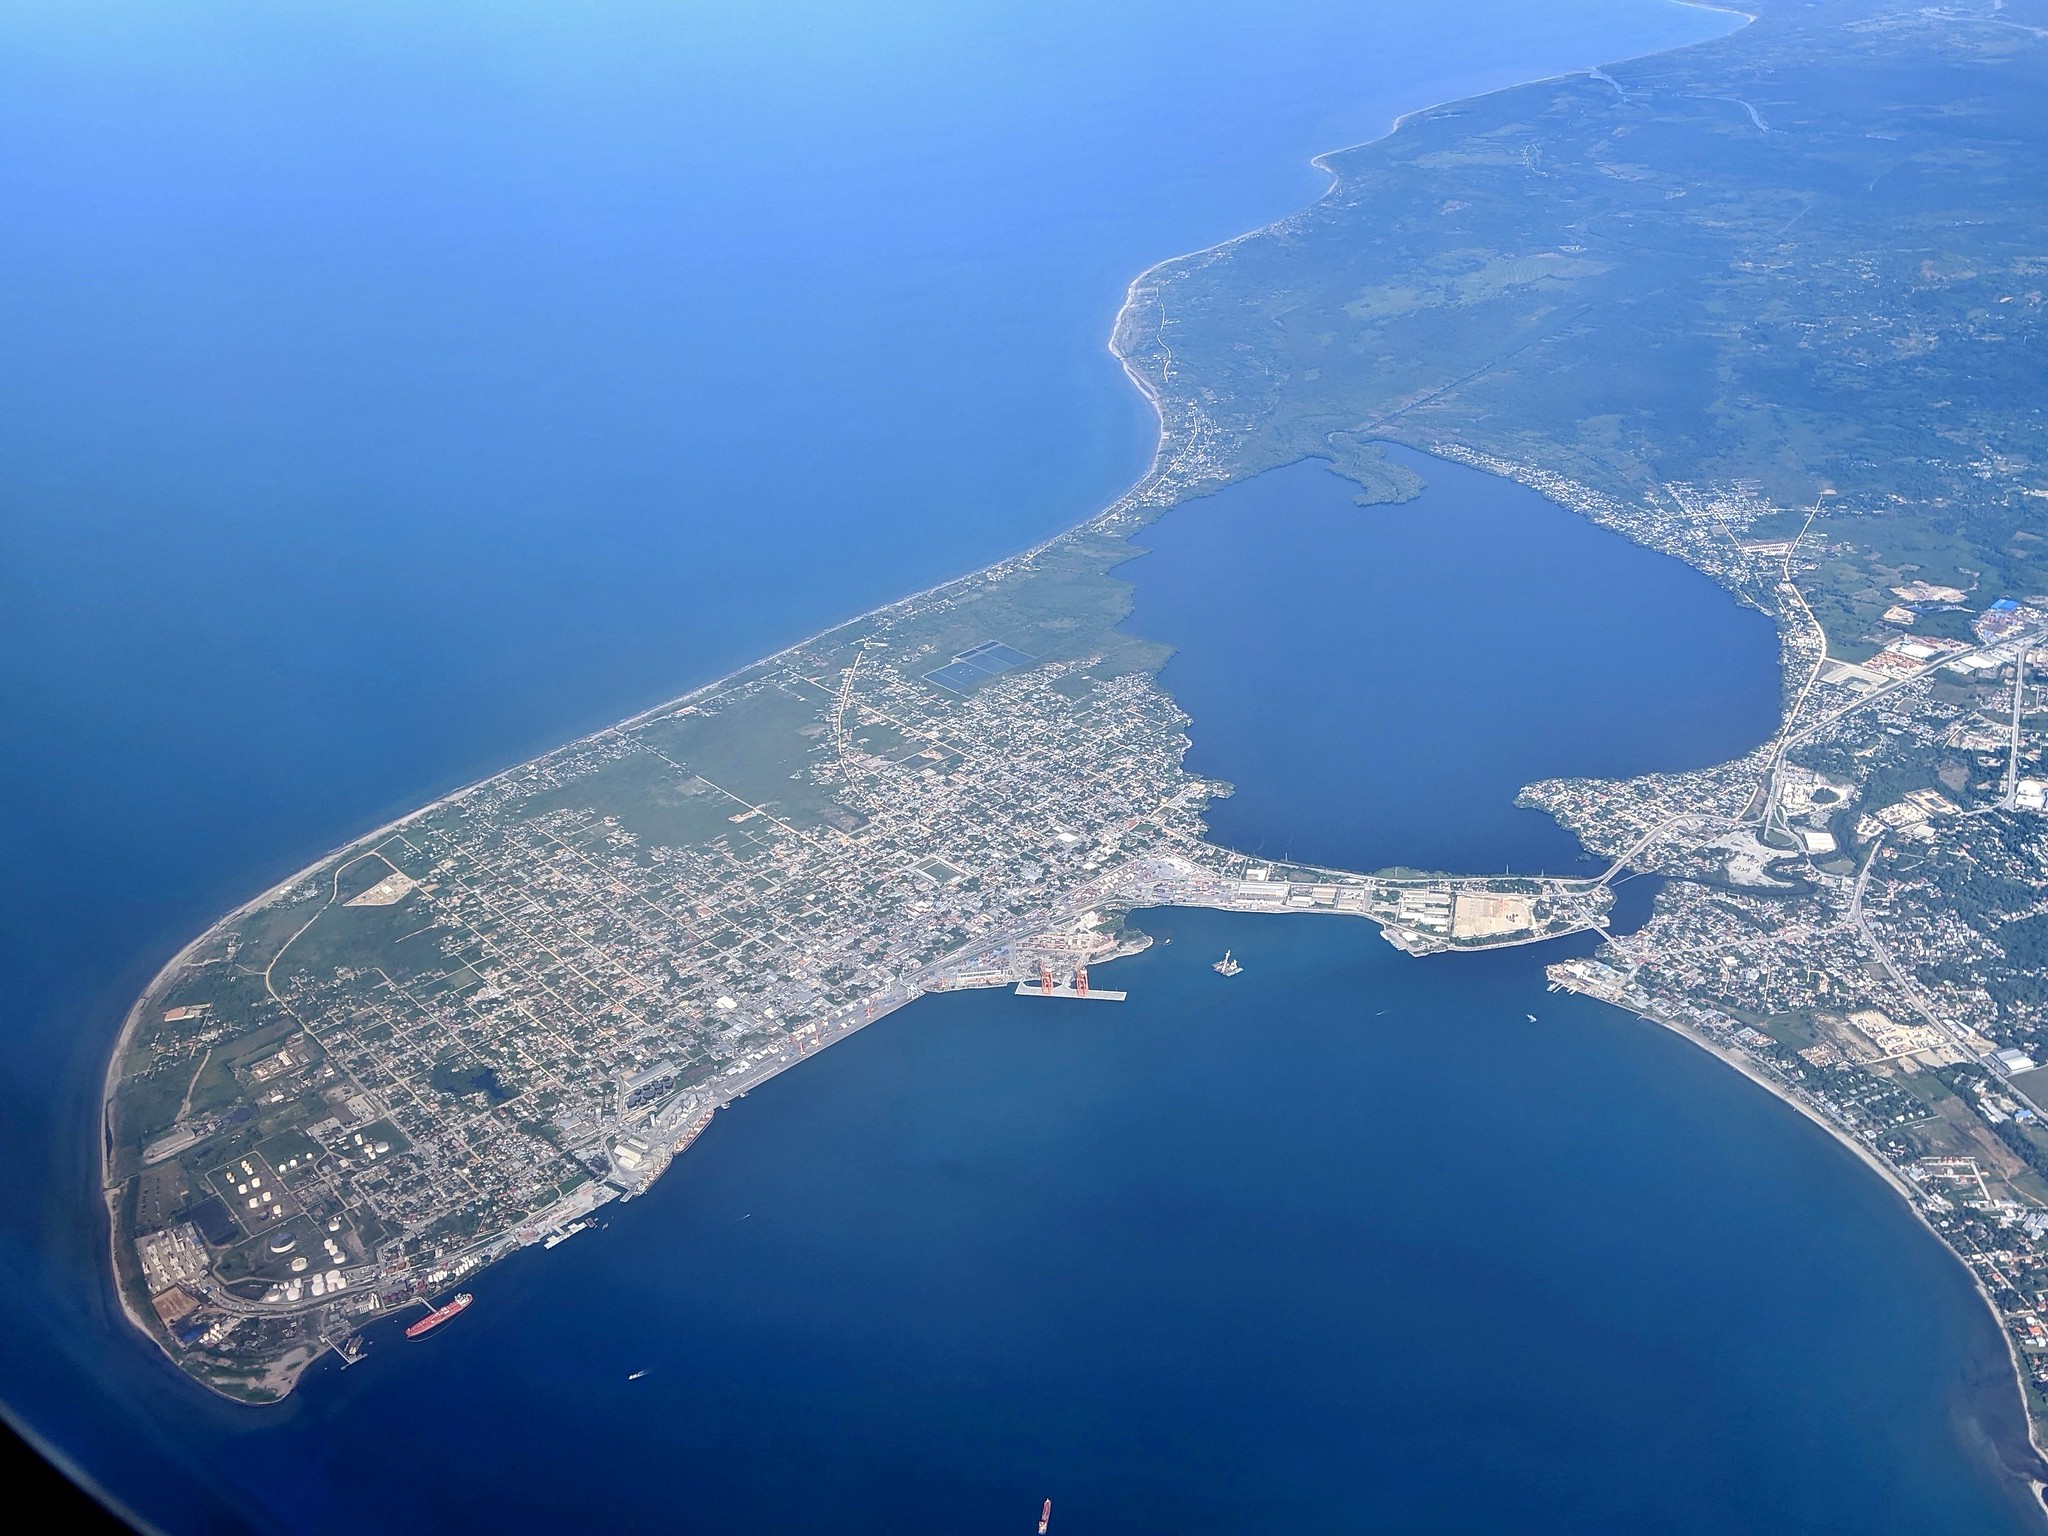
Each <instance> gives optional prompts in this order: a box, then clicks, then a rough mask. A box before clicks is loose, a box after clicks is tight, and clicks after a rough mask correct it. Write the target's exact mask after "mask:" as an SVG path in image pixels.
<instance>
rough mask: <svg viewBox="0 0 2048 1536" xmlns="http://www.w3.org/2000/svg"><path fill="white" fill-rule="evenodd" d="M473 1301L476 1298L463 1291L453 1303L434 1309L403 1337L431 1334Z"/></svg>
mask: <svg viewBox="0 0 2048 1536" xmlns="http://www.w3.org/2000/svg"><path fill="white" fill-rule="evenodd" d="M475 1300H476V1298H475V1297H474V1296H472V1295H470V1294H469V1292H467V1291H463V1292H462V1293H461V1294H459V1295H458V1296H457V1297H456V1298H455V1299H454V1300H453V1301H451V1302H449V1303H448V1305H447V1306H445V1307H436V1308H434V1310H433V1311H431V1312H429V1313H428V1314H427V1315H426V1316H425V1317H423V1318H421V1319H420V1320H419V1321H418V1322H416V1323H414V1324H413V1325H412V1326H411V1327H410V1328H408V1329H406V1330H405V1336H406V1337H407V1338H408V1339H416V1338H418V1337H419V1336H420V1335H421V1334H423V1333H432V1332H433V1331H434V1330H435V1329H436V1328H438V1327H440V1326H441V1325H442V1324H443V1323H445V1322H447V1321H448V1319H449V1318H451V1317H453V1316H454V1315H455V1314H456V1313H458V1312H460V1311H463V1310H464V1309H465V1308H467V1307H468V1306H469V1304H470V1303H471V1302H472V1301H475Z"/></svg>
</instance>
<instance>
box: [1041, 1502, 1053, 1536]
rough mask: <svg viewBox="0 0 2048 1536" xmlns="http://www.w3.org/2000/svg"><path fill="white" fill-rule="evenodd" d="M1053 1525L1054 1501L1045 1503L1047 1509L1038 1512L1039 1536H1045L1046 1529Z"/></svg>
mask: <svg viewBox="0 0 2048 1536" xmlns="http://www.w3.org/2000/svg"><path fill="white" fill-rule="evenodd" d="M1051 1524H1052V1500H1051V1499H1047V1500H1046V1501H1045V1508H1043V1509H1041V1510H1040V1511H1039V1512H1038V1536H1045V1531H1046V1527H1047V1526H1049V1525H1051Z"/></svg>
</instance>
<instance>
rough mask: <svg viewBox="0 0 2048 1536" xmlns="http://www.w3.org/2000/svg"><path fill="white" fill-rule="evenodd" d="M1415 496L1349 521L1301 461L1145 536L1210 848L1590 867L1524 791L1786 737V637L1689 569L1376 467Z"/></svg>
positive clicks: (1183, 511) (1450, 466)
mask: <svg viewBox="0 0 2048 1536" xmlns="http://www.w3.org/2000/svg"><path fill="white" fill-rule="evenodd" d="M1386 451H1387V456H1388V458H1389V459H1390V460H1392V461H1393V462H1394V463H1396V464H1398V465H1400V466H1401V467H1403V468H1406V469H1410V470H1413V471H1414V472H1416V473H1417V474H1418V475H1420V476H1421V477H1422V479H1423V481H1424V485H1425V488H1424V490H1423V492H1422V494H1421V495H1420V496H1418V497H1416V498H1415V499H1414V500H1413V501H1409V502H1404V503H1398V504H1392V505H1376V506H1366V507H1361V506H1359V505H1357V503H1356V500H1355V497H1356V491H1357V488H1356V487H1355V486H1354V485H1352V484H1351V482H1349V481H1347V480H1344V479H1343V478H1341V477H1340V476H1338V475H1337V474H1336V473H1335V472H1334V471H1333V470H1331V469H1330V468H1329V467H1328V466H1327V465H1326V464H1325V463H1324V462H1323V461H1321V460H1316V459H1308V460H1304V461H1302V462H1300V463H1297V464H1292V465H1289V466H1287V467H1286V468H1283V469H1276V470H1271V471H1268V472H1267V473H1265V474H1262V475H1259V476H1256V477H1254V478H1252V479H1250V480H1246V481H1243V482H1241V483H1239V484H1236V485H1233V486H1230V487H1227V488H1226V489H1224V490H1222V491H1219V492H1217V493H1216V494H1215V495H1213V496H1208V497H1203V498H1201V499H1199V500H1194V501H1187V502H1182V503H1181V504H1179V505H1178V506H1176V507H1174V508H1173V509H1172V510H1171V511H1169V512H1167V513H1166V514H1165V515H1164V516H1163V517H1161V518H1160V519H1159V520H1158V521H1157V522H1155V523H1153V524H1152V525H1151V526H1150V527H1148V528H1146V530H1145V531H1144V533H1143V534H1141V535H1140V536H1139V541H1140V543H1141V544H1142V545H1143V546H1144V548H1145V549H1146V550H1147V551H1148V552H1147V553H1146V554H1144V555H1143V556H1142V557H1140V558H1139V559H1138V560H1136V561H1134V562H1133V563H1131V564H1130V565H1127V566H1125V567H1124V569H1123V572H1122V574H1123V575H1124V576H1126V577H1127V578H1129V579H1130V580H1132V581H1134V582H1135V583H1136V592H1135V594H1134V606H1133V609H1132V612H1131V615H1130V617H1129V618H1128V619H1127V620H1125V623H1124V627H1125V628H1126V629H1128V630H1130V631H1132V632H1133V633H1137V634H1142V635H1144V636H1146V637H1147V638H1149V639H1154V640H1161V641H1164V642H1166V643H1167V644H1170V645H1172V646H1174V647H1175V654H1174V657H1173V659H1172V660H1171V661H1170V662H1168V663H1167V665H1166V667H1165V669H1164V670H1163V671H1162V673H1161V674H1160V682H1161V684H1162V685H1163V686H1164V687H1165V688H1167V690H1168V691H1169V692H1171V693H1172V694H1173V696H1174V697H1175V699H1176V700H1177V701H1178V702H1179V703H1180V706H1181V708H1182V709H1184V710H1186V711H1187V713H1188V714H1189V715H1191V716H1192V717H1193V724H1192V725H1190V727H1189V731H1188V733H1189V736H1190V738H1191V740H1192V741H1193V747H1192V749H1191V750H1190V752H1189V754H1188V758H1187V765H1188V767H1189V769H1190V770H1191V771H1192V772H1195V773H1199V774H1204V775H1207V776H1209V777H1212V778H1218V779H1223V780H1227V781H1228V782H1230V783H1231V784H1232V785H1233V786H1234V788H1235V792H1234V793H1233V794H1232V795H1231V796H1230V798H1228V799H1226V800H1222V801H1219V802H1217V803H1216V804H1215V805H1214V806H1213V807H1212V809H1211V812H1210V817H1209V820H1210V826H1211V835H1212V836H1213V837H1214V839H1215V840H1216V841H1218V842H1220V843H1223V844H1225V845H1227V846H1229V847H1233V848H1237V849H1241V850H1242V851H1244V852H1247V853H1252V854H1259V855H1264V856H1268V857H1275V858H1290V859H1300V860H1306V861H1310V862H1314V863H1319V864H1326V865H1332V866H1337V867H1342V868H1348V869H1365V870H1372V869H1383V868H1389V867H1394V866H1407V867H1411V868H1419V869H1436V870H1448V871H1452V872H1457V873H1489V872H1493V871H1498V870H1500V869H1503V868H1512V869H1514V870H1515V871H1517V872H1522V873H1536V872H1539V871H1550V872H1553V873H1556V872H1565V871H1585V870H1589V869H1592V868H1594V867H1596V866H1595V865H1594V864H1592V863H1591V862H1590V861H1589V860H1588V859H1587V858H1586V857H1585V854H1584V852H1583V850H1582V849H1581V848H1580V847H1579V845H1578V843H1577V840H1576V839H1574V838H1573V837H1572V836H1571V835H1570V834H1569V833H1567V832H1566V831H1565V830H1564V829H1563V828H1561V827H1559V826H1558V825H1557V824H1556V823H1555V822H1553V821H1552V820H1551V819H1550V818H1549V817H1548V816H1545V815H1543V814H1542V813H1541V812H1538V811H1534V810H1529V809H1525V808H1520V807H1517V806H1516V805H1515V803H1514V801H1515V796H1516V794H1517V793H1518V792H1519V791H1520V790H1521V789H1522V787H1523V786H1524V785H1527V784H1531V783H1533V782H1535V781H1536V780H1539V779H1544V778H1553V777H1567V776H1588V777H1600V778H1622V777H1628V776H1631V775H1634V774H1640V773H1649V772H1679V771H1684V770H1688V769H1696V768H1705V767H1708V766H1710V765H1712V764H1715V763H1719V762H1725V761H1727V760H1729V759H1731V758H1734V757H1739V756H1741V755H1742V754H1743V753H1744V752H1747V751H1749V750H1750V749H1751V748H1753V747H1755V746H1756V745H1757V744H1758V743H1760V742H1762V741H1764V740H1767V739H1768V738H1769V737H1770V735H1771V733H1772V732H1773V731H1775V730H1776V729H1777V725H1778V717H1779V708H1780V686H1779V671H1778V644H1777V636H1776V631H1775V629H1774V628H1773V626H1772V623H1771V621H1770V619H1769V618H1768V617H1766V616H1765V615H1764V614H1762V613H1759V612H1757V611H1755V610H1754V609H1749V608H1745V607H1743V606H1742V605H1741V604H1740V603H1738V602H1737V600H1736V599H1735V597H1734V596H1733V595H1732V594H1731V593H1729V592H1728V591H1726V590H1725V589H1724V588H1722V587H1720V586H1718V585H1716V584H1715V583H1714V582H1713V581H1712V580H1710V579H1709V578H1707V577H1706V576H1704V575H1702V574H1701V573H1699V572H1698V571H1696V570H1694V569H1693V568H1692V567H1690V566H1687V565H1685V564H1683V563H1681V562H1680V561H1677V560H1675V559H1672V558H1671V557H1669V556H1667V555H1663V554H1659V553H1657V552H1656V551H1653V550H1649V549H1646V548H1644V547H1642V546H1641V545H1637V544H1633V543H1630V542H1629V541H1628V540H1627V539H1625V538H1623V537H1621V536H1620V535H1619V534H1616V533H1611V532H1609V531H1607V530H1606V529H1602V528H1598V527H1595V526H1594V525H1592V524H1590V523H1588V522H1586V521H1585V520H1584V519H1583V518H1581V517H1580V516H1579V515H1578V514H1576V513H1573V512H1570V511H1568V510H1566V509H1565V508H1563V507H1560V506H1558V505H1557V504H1556V503H1555V502H1552V501H1550V500H1548V499H1546V498H1545V497H1543V496H1541V495H1539V494H1538V493H1537V492H1535V491H1533V490H1530V489H1529V488H1528V487H1526V486H1523V485H1519V484H1517V483H1515V482H1514V481H1511V480H1505V479H1502V478H1501V477H1499V476H1497V475H1491V474H1488V473H1486V472H1485V471H1483V470H1478V469H1474V468H1471V467H1469V466H1467V465H1463V464H1456V463H1452V462H1450V461H1448V460H1445V459H1438V458H1433V457H1431V456H1429V455H1427V454H1422V453H1417V452H1415V451H1413V450H1412V449H1408V448H1402V447H1397V446H1391V445H1390V446H1388V448H1387V450H1386Z"/></svg>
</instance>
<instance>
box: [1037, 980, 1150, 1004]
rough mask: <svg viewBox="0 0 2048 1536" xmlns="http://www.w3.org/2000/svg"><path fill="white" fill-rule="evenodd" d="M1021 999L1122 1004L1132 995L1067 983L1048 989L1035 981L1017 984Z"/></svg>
mask: <svg viewBox="0 0 2048 1536" xmlns="http://www.w3.org/2000/svg"><path fill="white" fill-rule="evenodd" d="M1017 995H1018V996H1019V997H1067V998H1073V999H1074V1000H1076V1001H1078V1002H1083V1003H1120V1002H1122V1001H1123V1000H1124V999H1125V998H1127V997H1129V996H1130V995H1131V994H1130V993H1128V992H1116V991H1111V990H1110V989H1108V988H1105V987H1086V988H1082V987H1075V986H1072V985H1070V984H1068V983H1067V982H1064V981H1063V982H1060V983H1059V984H1058V985H1057V986H1052V987H1047V986H1044V985H1042V984H1041V983H1039V982H1035V981H1020V982H1018V983H1017Z"/></svg>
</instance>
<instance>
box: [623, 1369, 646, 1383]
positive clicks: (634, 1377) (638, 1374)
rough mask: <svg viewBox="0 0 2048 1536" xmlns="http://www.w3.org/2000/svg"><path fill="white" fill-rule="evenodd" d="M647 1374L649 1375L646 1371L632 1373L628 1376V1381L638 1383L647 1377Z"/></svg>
mask: <svg viewBox="0 0 2048 1536" xmlns="http://www.w3.org/2000/svg"><path fill="white" fill-rule="evenodd" d="M646 1374H647V1373H646V1372H645V1371H630V1372H628V1373H627V1375H626V1380H628V1381H638V1380H639V1379H640V1378H641V1377H642V1376H645V1375H646Z"/></svg>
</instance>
